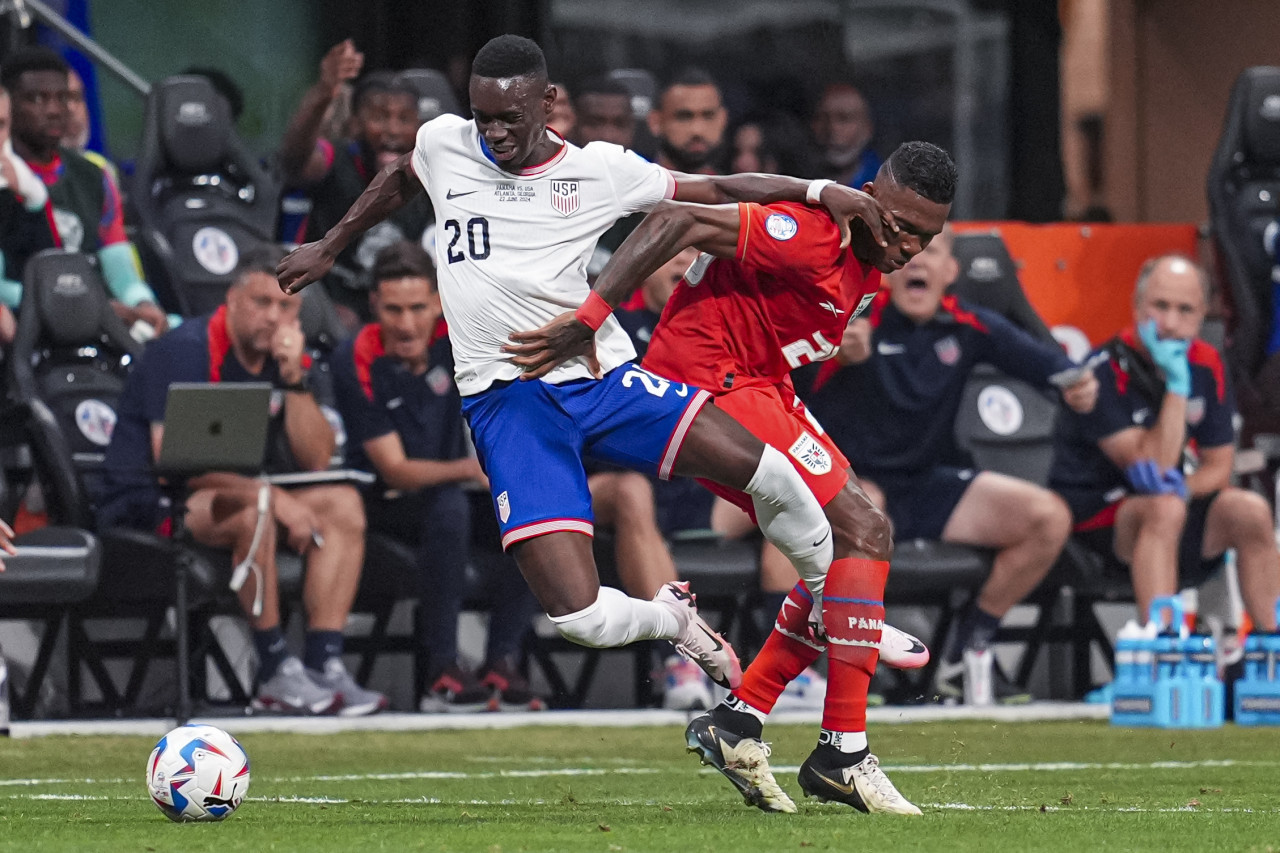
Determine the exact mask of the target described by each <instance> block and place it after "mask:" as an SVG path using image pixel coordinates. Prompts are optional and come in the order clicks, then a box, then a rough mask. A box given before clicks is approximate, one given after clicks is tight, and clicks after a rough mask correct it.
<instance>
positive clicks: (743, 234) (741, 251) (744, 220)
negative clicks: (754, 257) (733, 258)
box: [737, 201, 751, 261]
mask: <svg viewBox="0 0 1280 853" xmlns="http://www.w3.org/2000/svg"><path fill="white" fill-rule="evenodd" d="M750 236H751V205H749V204H747V203H746V202H741V201H740V202H738V254H737V259H738V260H739V261H745V260H746V259H747V243H748V242H749V238H750Z"/></svg>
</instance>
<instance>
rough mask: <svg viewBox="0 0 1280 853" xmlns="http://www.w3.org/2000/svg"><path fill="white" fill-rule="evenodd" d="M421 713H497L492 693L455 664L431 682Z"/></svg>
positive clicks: (490, 689) (419, 708) (423, 699)
mask: <svg viewBox="0 0 1280 853" xmlns="http://www.w3.org/2000/svg"><path fill="white" fill-rule="evenodd" d="M418 710H419V711H422V712H424V713H428V714H439V713H449V714H458V713H469V712H475V711H496V710H498V699H497V697H496V696H494V695H493V690H492V688H490V687H487V686H485V685H483V684H481V683H480V680H479V679H477V678H476V677H475V675H473V674H472V673H470V672H467V671H466V670H464V669H463V668H462V667H460V666H458V665H457V664H454V665H453V666H450V667H449V668H447V669H445V670H444V671H443V672H441V673H440V674H439V675H437V676H436V677H435V679H434V680H433V681H432V682H431V686H430V687H428V688H427V692H426V693H425V694H424V695H423V697H422V698H421V699H420V700H419V701H418Z"/></svg>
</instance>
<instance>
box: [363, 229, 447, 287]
mask: <svg viewBox="0 0 1280 853" xmlns="http://www.w3.org/2000/svg"><path fill="white" fill-rule="evenodd" d="M396 278H425V279H426V280H427V281H429V282H431V289H432V290H435V287H436V265H435V264H433V263H432V262H431V256H430V255H428V254H427V251H426V249H424V248H422V246H421V245H420V244H418V243H415V242H413V241H412V240H397V241H396V242H394V243H392V244H391V245H390V246H387V247H385V248H383V249H381V250H380V251H379V252H378V254H377V255H376V256H375V257H374V259H373V288H374V290H377V289H378V285H379V284H381V283H382V282H384V281H391V280H392V279H396Z"/></svg>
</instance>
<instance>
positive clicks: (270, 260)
mask: <svg viewBox="0 0 1280 853" xmlns="http://www.w3.org/2000/svg"><path fill="white" fill-rule="evenodd" d="M284 256H285V251H284V249H282V248H281V247H280V246H279V244H277V243H258V244H257V245H255V246H251V247H249V248H248V249H245V250H244V251H243V252H241V253H240V260H239V262H237V263H236V268H235V270H234V271H233V272H232V273H231V286H232V287H237V286H239V285H241V284H243V283H244V279H245V277H247V276H249V275H250V274H252V273H256V272H262V273H266V274H267V275H269V276H271V277H272V278H275V275H276V267H277V266H279V265H280V262H281V261H282V260H284Z"/></svg>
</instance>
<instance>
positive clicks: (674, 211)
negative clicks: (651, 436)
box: [509, 142, 956, 814]
mask: <svg viewBox="0 0 1280 853" xmlns="http://www.w3.org/2000/svg"><path fill="white" fill-rule="evenodd" d="M955 180H956V173H955V164H954V163H953V162H952V161H951V157H950V156H949V155H948V154H947V153H946V152H945V151H943V150H942V149H941V148H938V147H937V146H935V145H930V144H929V143H925V142H908V143H905V144H903V145H901V146H899V147H898V149H897V150H896V151H895V152H894V153H893V155H892V156H891V157H890V158H889V160H888V162H886V163H885V164H884V165H883V166H882V167H881V168H880V171H879V173H878V174H877V176H876V180H875V181H874V182H872V183H868V184H866V185H865V187H864V189H865V190H866V191H867V192H868V193H870V194H872V195H873V196H875V198H876V200H877V201H878V202H879V203H880V206H881V209H882V211H883V215H884V217H885V219H886V221H887V222H889V223H891V225H892V227H893V230H894V232H895V233H894V237H893V239H892V241H891V242H890V244H889V245H888V246H883V245H881V244H880V243H879V242H878V241H877V240H876V239H875V236H874V235H873V233H872V232H871V231H870V230H868V229H867V228H865V227H864V226H861V225H855V228H854V232H853V241H852V244H851V245H850V246H849V247H848V248H845V247H844V246H843V244H842V242H841V239H840V233H839V231H838V229H837V228H836V227H835V225H834V224H833V223H832V222H831V220H830V219H829V218H828V217H827V216H825V215H824V214H823V213H822V212H821V211H818V210H815V209H813V208H811V207H806V206H803V205H796V204H772V205H768V206H763V205H759V204H738V205H721V206H714V207H712V206H700V205H681V204H666V205H661V206H659V208H658V209H657V210H656V211H654V212H653V213H651V214H650V215H649V217H648V218H647V219H646V220H645V221H644V223H642V224H641V226H640V227H639V228H638V229H637V230H636V231H635V232H634V233H633V234H632V235H631V236H630V237H629V238H628V239H627V241H626V242H625V243H624V244H623V245H622V246H621V247H620V248H619V250H618V252H616V253H615V254H614V256H613V258H612V259H611V260H610V262H609V264H608V266H606V267H605V269H604V271H603V272H602V273H601V275H600V278H599V279H598V280H597V282H596V285H595V289H594V290H593V291H592V294H591V296H590V297H589V300H588V305H590V304H591V303H593V302H594V303H599V304H603V305H606V306H609V305H617V304H619V302H621V301H623V300H625V299H626V298H627V297H628V296H629V295H630V294H631V292H632V291H633V290H634V289H635V287H636V286H637V285H639V283H640V282H641V281H643V280H644V279H645V278H646V277H647V276H648V275H649V274H650V273H651V272H652V271H653V269H655V268H656V267H657V266H658V265H660V264H662V263H664V262H665V261H666V259H667V258H670V257H671V256H672V255H674V254H675V253H676V252H679V251H680V250H682V249H684V248H685V247H686V246H695V247H697V248H698V249H701V250H702V251H703V252H705V253H707V254H704V255H702V256H701V257H700V258H699V259H698V261H696V262H695V263H694V264H693V266H692V267H690V269H689V271H688V272H687V273H686V274H685V280H684V282H683V283H681V284H680V285H678V286H677V288H676V291H675V293H673V294H672V296H671V299H670V300H669V301H668V303H667V307H666V310H665V311H664V312H663V315H662V320H661V321H660V322H659V324H658V327H657V329H655V330H654V334H653V338H652V340H651V341H650V342H649V350H648V353H647V355H646V356H645V361H644V364H645V366H646V367H648V368H652V369H653V370H654V371H656V372H660V373H663V374H664V375H668V376H676V377H679V378H680V379H682V380H684V381H688V382H696V383H697V384H699V385H702V386H703V387H705V388H707V389H708V390H710V391H711V392H712V393H713V394H714V395H715V397H716V405H717V406H719V407H720V408H722V409H724V410H725V411H727V412H729V413H730V414H732V415H733V416H734V417H735V418H737V419H738V420H739V421H741V422H742V423H743V424H744V425H745V426H747V428H748V429H750V430H751V431H752V432H753V433H754V434H755V435H757V436H759V437H760V438H761V439H763V440H764V441H766V442H768V443H769V444H770V445H771V446H773V447H776V448H778V449H780V450H782V451H785V452H786V454H787V457H788V461H789V462H790V463H791V464H792V465H793V466H794V467H795V469H796V471H797V472H799V474H800V475H801V476H802V477H803V478H804V480H805V483H806V485H808V487H809V488H810V489H811V490H812V491H813V493H814V496H815V497H817V499H818V501H819V503H821V504H823V506H824V508H825V510H826V512H827V514H828V516H829V517H830V518H831V520H832V522H833V524H832V527H833V529H834V531H835V534H836V543H835V545H836V547H835V552H834V554H835V557H836V559H835V561H834V562H833V563H832V564H831V567H830V573H829V574H828V575H827V577H826V579H825V589H824V587H823V586H822V584H821V583H820V582H819V583H818V584H815V583H813V582H812V581H810V579H808V578H804V582H803V583H801V584H798V585H797V586H796V588H795V589H794V590H792V592H791V594H790V596H789V597H788V599H787V601H786V602H785V603H784V604H783V606H782V609H781V611H780V612H779V614H778V621H777V624H776V626H775V629H774V631H773V632H771V633H770V635H769V639H768V640H767V641H766V642H765V645H764V648H763V649H761V651H760V654H759V656H758V657H757V658H756V661H755V663H753V664H752V665H751V667H750V668H749V669H748V671H747V674H746V678H745V680H744V682H743V685H742V687H741V688H740V689H739V690H737V691H736V692H735V693H731V694H730V695H729V696H728V698H726V700H725V702H724V704H722V705H720V706H718V707H717V708H715V709H713V710H712V711H710V712H709V713H707V714H704V715H702V716H701V717H698V718H697V719H695V720H694V721H693V722H692V723H690V724H689V728H688V729H687V731H686V737H687V740H688V743H689V746H690V748H691V749H694V750H697V751H698V752H700V753H701V755H702V757H703V760H704V761H706V762H708V763H711V764H714V765H715V766H716V767H717V768H719V769H720V771H721V772H722V773H724V775H725V776H726V777H728V778H729V780H730V781H731V782H733V783H734V785H735V786H737V787H738V789H739V790H740V791H742V793H743V795H744V796H745V797H746V799H747V801H748V802H750V803H752V804H754V805H756V806H758V807H759V808H761V809H764V810H765V811H787V812H793V811H795V810H796V809H795V803H793V802H792V801H791V799H790V798H789V797H788V796H787V795H786V794H785V793H784V792H783V791H782V789H781V788H780V787H779V786H778V784H777V782H776V780H774V778H773V774H772V773H771V772H770V771H769V768H768V762H767V760H766V756H767V755H768V752H767V750H766V749H765V747H764V744H763V743H762V742H761V741H760V734H761V728H762V725H763V722H764V719H765V717H766V716H767V715H768V713H769V711H770V710H772V708H773V705H774V703H775V702H776V701H777V699H778V696H779V695H780V694H781V693H782V690H783V688H784V687H785V686H786V684H787V683H788V682H789V681H790V680H791V679H793V678H795V677H796V676H797V675H799V674H800V673H801V672H802V671H803V670H804V669H805V668H806V667H807V666H809V665H810V664H812V663H813V662H814V661H815V660H816V659H817V657H818V655H819V654H821V652H822V649H823V648H824V646H825V647H826V648H827V649H828V650H829V652H830V654H829V664H830V668H829V673H828V676H829V682H828V689H827V695H826V700H825V707H824V711H823V721H822V733H821V735H820V737H819V741H818V747H817V749H815V750H814V751H813V753H812V754H811V755H810V756H809V757H808V759H806V761H805V762H804V765H803V766H802V767H801V768H800V787H801V788H802V789H803V790H804V792H805V794H806V795H812V796H817V797H821V798H823V799H828V800H837V801H839V802H843V803H847V804H849V805H851V806H854V807H855V808H858V809H861V810H863V811H874V812H890V813H894V814H919V813H920V810H919V809H917V808H916V807H915V806H914V805H912V804H911V803H910V802H908V801H907V800H906V799H905V798H904V797H903V796H902V795H901V794H899V793H898V791H897V789H895V788H894V786H893V783H892V782H890V781H889V779H888V778H887V777H886V776H885V775H884V773H883V771H881V770H880V768H879V762H878V760H877V759H876V757H875V756H874V755H871V753H870V751H869V749H868V746H867V735H866V705H867V688H868V686H869V685H870V681H871V675H872V673H873V672H874V671H875V667H876V661H877V659H878V656H879V651H878V649H879V645H880V642H881V634H882V627H883V623H884V601H883V599H884V586H885V580H886V578H887V577H888V573H889V563H888V559H889V553H890V549H891V540H892V533H891V529H890V525H889V521H888V519H887V518H886V517H885V516H884V514H883V513H881V512H880V510H878V509H876V508H875V506H874V505H873V504H872V503H871V501H870V499H869V498H868V497H867V495H866V494H865V493H864V492H863V491H862V489H861V488H860V487H859V486H858V484H857V482H856V481H855V480H853V479H852V478H851V476H850V473H851V472H850V471H849V464H848V462H846V461H845V458H844V456H843V455H842V454H841V453H840V450H839V449H838V448H837V447H836V445H835V443H834V442H832V441H831V440H830V439H829V438H828V437H827V436H826V434H825V433H824V432H823V430H822V427H821V426H819V424H818V422H817V421H816V420H815V419H814V418H813V417H812V416H811V415H810V414H809V413H808V411H807V410H806V409H805V407H804V404H803V403H801V402H800V400H799V399H798V398H797V397H796V395H795V391H794V388H793V387H792V385H791V379H790V376H789V374H790V372H791V370H793V369H794V368H797V367H800V366H801V365H803V364H807V363H810V362H813V361H819V360H822V359H825V358H830V357H831V356H832V355H834V354H835V352H836V348H837V346H838V344H839V341H840V336H841V333H842V332H843V330H844V328H845V326H846V325H847V324H848V322H849V321H850V320H851V319H853V318H854V317H856V316H857V315H858V314H859V312H861V311H862V310H863V309H865V308H866V307H867V305H868V304H870V302H871V300H872V299H873V298H874V296H875V293H876V291H877V290H878V289H879V287H880V274H881V273H882V272H892V271H893V270H897V269H901V268H902V267H903V266H905V265H906V263H907V261H909V260H910V259H911V258H912V257H914V256H915V255H917V254H919V253H920V252H921V251H922V250H923V249H924V247H925V246H927V245H928V244H929V241H930V240H932V239H933V238H934V237H935V236H936V235H937V234H938V233H939V232H941V231H942V228H943V225H944V224H945V223H946V219H947V215H948V213H949V212H950V210H951V200H952V197H953V196H954V195H955ZM713 256H714V257H713ZM586 310H590V309H586ZM583 313H584V310H579V312H578V313H577V315H573V314H566V315H562V316H561V317H560V318H557V320H556V321H554V322H553V323H551V324H549V325H548V326H546V327H544V328H542V329H539V330H538V331H536V332H533V333H529V334H520V335H515V336H513V340H515V341H516V342H517V344H516V345H515V346H512V347H509V349H510V350H511V351H512V352H516V353H518V354H519V357H518V358H517V359H516V362H517V363H518V364H521V365H523V366H525V367H527V368H528V369H529V371H530V375H531V376H539V375H542V374H543V373H544V372H545V371H546V370H548V369H549V368H550V367H551V365H553V364H555V363H557V362H558V361H559V360H560V359H562V358H564V357H566V356H568V355H571V354H579V353H583V352H589V351H590V348H591V347H592V346H593V338H592V335H591V334H590V330H589V328H588V327H587V326H586V325H584V324H583V323H582V321H581V319H580V318H581V315H582V314H583ZM706 485H707V486H708V487H709V488H710V489H711V490H712V491H714V492H715V493H716V494H718V495H721V496H723V497H725V498H726V499H728V500H730V501H732V502H733V503H735V504H737V505H738V506H740V507H742V508H743V509H745V510H746V511H747V512H751V511H752V504H751V501H750V500H749V499H748V498H747V497H746V496H745V495H744V494H742V492H740V491H737V490H734V489H733V488H725V487H724V486H722V485H717V484H715V483H707V484H706ZM846 518H853V519H855V520H856V524H855V525H853V528H852V529H853V531H854V535H853V536H849V535H848V533H849V531H850V527H849V526H847V525H845V524H843V523H839V522H838V520H842V519H846ZM806 586H807V587H808V589H806ZM811 593H813V595H812V596H811ZM819 593H821V595H822V603H821V604H820V605H819V604H816V603H815V601H814V599H815V598H817V595H818V594H819ZM811 612H812V613H813V614H814V617H816V619H815V621H816V620H817V619H820V624H821V629H820V630H816V631H815V630H810V628H809V625H808V622H809V620H810V619H811V618H814V617H811V616H810V613H811ZM921 651H922V653H923V649H922V650H921Z"/></svg>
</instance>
